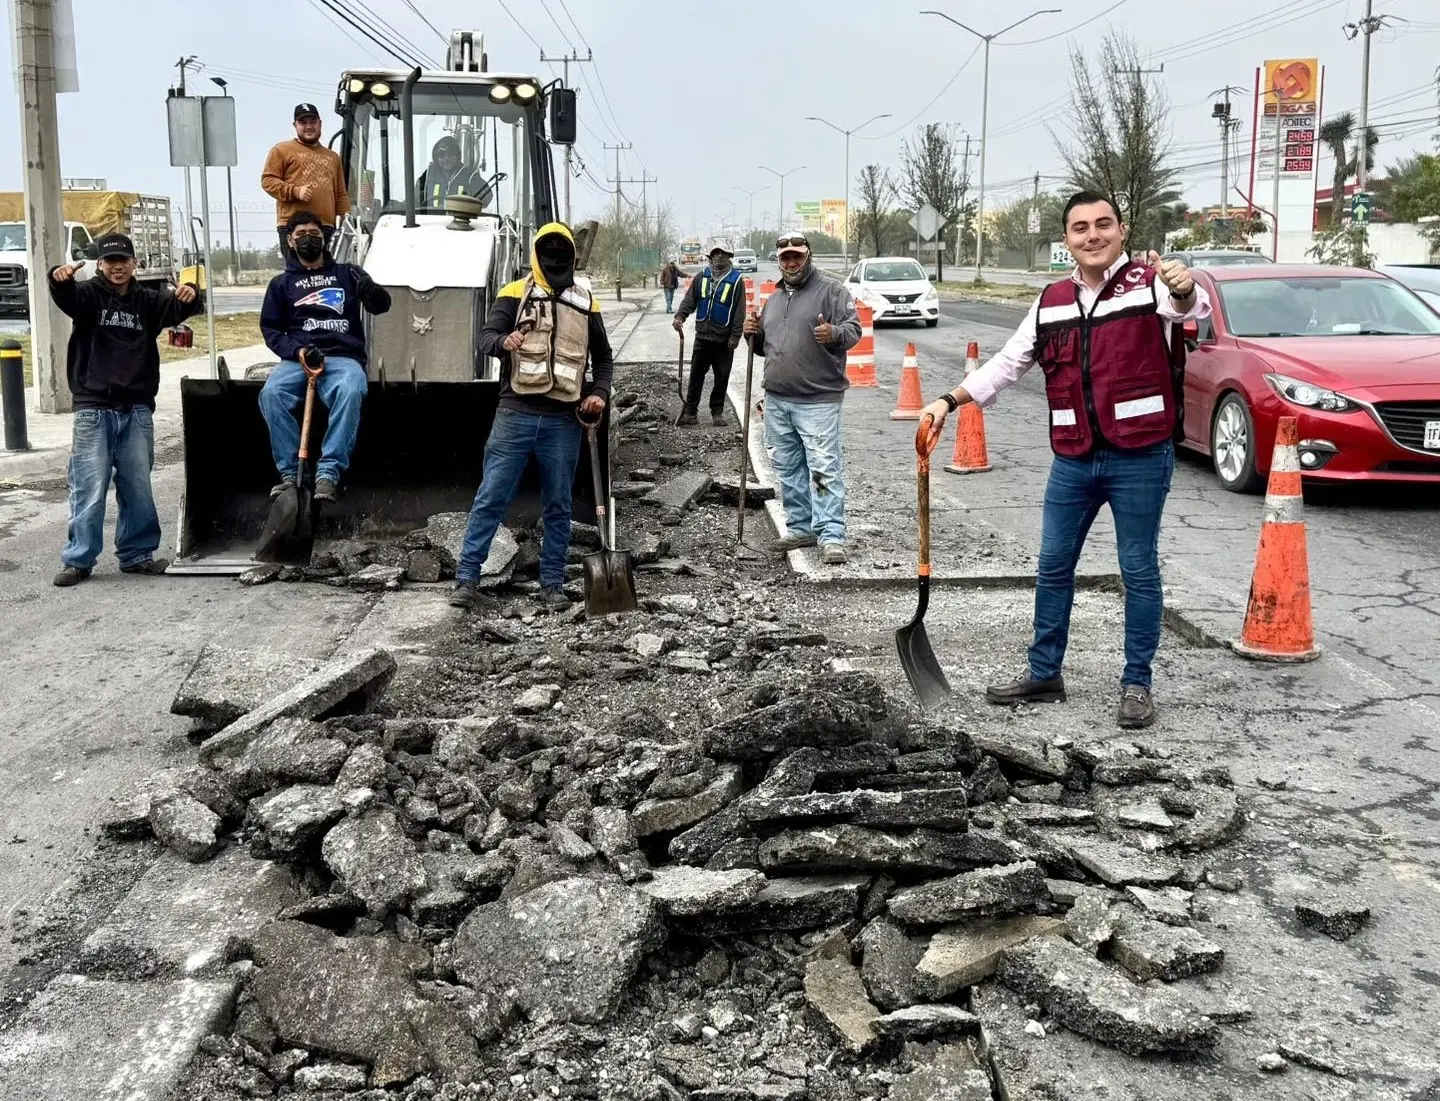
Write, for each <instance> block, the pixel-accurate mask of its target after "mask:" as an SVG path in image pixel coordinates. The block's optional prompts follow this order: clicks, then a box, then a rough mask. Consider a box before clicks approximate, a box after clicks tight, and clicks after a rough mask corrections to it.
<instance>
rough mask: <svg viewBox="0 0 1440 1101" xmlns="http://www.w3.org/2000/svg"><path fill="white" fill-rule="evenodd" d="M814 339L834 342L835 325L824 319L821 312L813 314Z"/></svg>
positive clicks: (821, 341)
mask: <svg viewBox="0 0 1440 1101" xmlns="http://www.w3.org/2000/svg"><path fill="white" fill-rule="evenodd" d="M815 339H816V340H818V341H819V342H820V343H821V344H833V343H834V342H835V327H834V326H833V325H831V324H830V322H828V321H826V320H825V315H824V314H823V313H821V314H816V315H815Z"/></svg>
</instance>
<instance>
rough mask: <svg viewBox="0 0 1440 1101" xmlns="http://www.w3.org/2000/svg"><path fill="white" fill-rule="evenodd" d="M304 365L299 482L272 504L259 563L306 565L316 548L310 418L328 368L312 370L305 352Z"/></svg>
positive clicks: (303, 354)
mask: <svg viewBox="0 0 1440 1101" xmlns="http://www.w3.org/2000/svg"><path fill="white" fill-rule="evenodd" d="M300 368H301V370H303V371H304V372H305V379H306V382H305V415H304V418H303V419H302V420H301V422H300V452H299V456H298V458H299V460H300V461H299V462H298V463H297V464H296V467H295V484H294V485H293V486H289V487H287V488H286V489H284V490H282V491H281V493H280V496H278V497H276V498H275V501H274V503H273V504H271V506H270V516H269V517H268V518H267V519H266V521H265V529H264V530H263V531H262V532H261V533H260V545H259V546H258V547H256V549H255V560H256V561H257V562H284V563H287V564H290V565H297V566H306V565H309V564H310V555H311V552H312V551H314V549H315V522H314V515H313V508H314V504H313V501H312V499H311V493H312V488H311V485H310V481H311V471H310V470H309V469H308V467H307V465H306V464H307V463H308V461H309V459H310V417H311V414H312V413H313V412H314V411H315V387H316V382H317V380H318V379H319V378H320V372H321V371H323V370H324V369H325V367H324V363H323V360H322V362H321V365H320V366H318V367H315V368H313V369H312V368H311V367H310V366H309V365H308V363H307V361H306V357H305V353H304V352H303V351H302V352H301V353H300Z"/></svg>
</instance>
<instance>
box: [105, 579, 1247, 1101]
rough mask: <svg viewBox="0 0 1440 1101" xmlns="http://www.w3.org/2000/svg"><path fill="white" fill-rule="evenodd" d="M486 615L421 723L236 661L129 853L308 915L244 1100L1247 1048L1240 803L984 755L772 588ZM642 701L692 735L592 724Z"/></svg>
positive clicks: (194, 693)
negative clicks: (274, 896)
mask: <svg viewBox="0 0 1440 1101" xmlns="http://www.w3.org/2000/svg"><path fill="white" fill-rule="evenodd" d="M747 596H748V599H747ZM494 602H495V603H494V609H492V610H498V614H496V615H494V616H491V617H488V618H481V619H478V620H472V621H469V622H468V623H467V625H466V626H465V627H464V628H463V630H464V631H465V632H468V636H467V637H468V642H469V645H467V646H464V647H460V648H457V650H456V651H455V652H454V653H453V654H452V656H451V659H450V663H449V664H450V668H449V670H448V674H447V670H445V669H436V668H430V669H427V670H426V672H425V681H426V685H427V687H426V688H425V691H424V692H421V693H415V692H409V693H408V694H407V693H406V692H401V691H400V687H401V686H400V683H399V681H398V680H395V677H396V663H395V661H394V659H393V658H392V657H391V656H390V655H389V654H387V653H385V652H383V651H366V652H361V653H358V654H355V655H352V656H350V657H347V658H344V659H339V660H336V661H333V662H330V663H326V664H316V663H312V664H310V665H307V666H300V667H296V666H295V665H294V663H293V662H288V661H284V660H281V659H278V658H276V657H274V656H273V655H271V656H266V655H260V654H254V653H245V652H235V651H224V650H217V649H210V650H207V651H205V652H204V653H202V655H201V656H200V658H199V659H198V660H197V662H196V665H195V667H194V669H193V670H192V671H191V674H190V675H189V676H188V677H187V679H186V682H185V684H184V686H182V688H181V691H180V693H179V695H178V696H177V701H176V708H177V710H180V711H182V712H184V713H186V714H191V715H194V716H195V717H196V723H197V729H198V730H199V732H200V733H201V734H202V735H204V736H205V740H204V741H203V742H202V744H201V746H200V750H199V758H200V760H199V763H198V764H197V765H196V766H194V767H191V768H185V769H178V770H172V771H171V772H168V773H166V774H163V775H161V776H159V777H154V778H152V779H151V780H149V781H147V782H146V783H145V784H144V785H142V786H141V788H140V789H139V790H138V791H137V792H136V793H135V794H134V796H132V797H131V798H130V799H128V800H124V801H122V802H120V803H119V804H117V805H116V806H115V807H114V808H113V810H112V812H111V814H110V816H109V819H108V821H107V823H106V828H107V830H108V831H109V832H110V833H111V834H112V835H113V836H117V837H139V836H145V835H147V834H153V836H154V837H156V838H158V839H159V840H160V841H162V842H163V843H164V844H166V845H167V846H169V847H170V848H172V849H173V850H174V851H175V852H176V853H178V854H179V855H180V856H182V857H183V858H184V859H186V860H190V861H205V860H209V859H210V858H212V857H213V856H214V855H215V854H216V853H217V852H219V851H221V850H222V849H224V848H226V847H227V846H243V847H248V849H249V851H250V853H252V854H253V855H254V856H255V857H259V858H265V859H270V860H277V861H280V862H283V863H285V864H288V865H290V866H291V867H292V868H293V869H294V870H295V872H296V873H297V878H298V879H299V881H300V882H301V883H302V885H303V887H304V888H305V891H306V897H304V898H303V899H302V900H301V901H299V902H297V903H295V904H293V905H291V906H289V907H288V908H287V909H285V910H284V911H282V912H281V913H279V914H278V918H277V920H275V921H274V922H272V923H271V924H269V925H267V926H265V927H264V928H262V929H261V930H260V931H259V933H258V934H256V935H255V936H253V937H250V938H247V939H246V940H245V941H244V942H243V943H238V944H236V945H234V946H233V951H232V955H233V958H234V960H235V963H234V964H233V966H234V967H235V968H236V969H238V970H239V972H240V973H242V974H243V975H244V976H245V982H244V988H243V992H242V994H241V997H240V1001H239V1005H238V1008H237V1012H236V1015H235V1019H234V1024H233V1030H232V1033H231V1034H230V1035H229V1036H227V1037H212V1038H211V1039H210V1040H209V1041H207V1044H206V1050H207V1051H208V1052H210V1055H211V1056H213V1065H212V1067H211V1070H212V1072H213V1074H214V1075H215V1076H216V1078H215V1082H216V1086H217V1088H220V1089H228V1090H230V1091H231V1092H232V1093H233V1095H234V1096H237V1097H239V1096H289V1095H292V1094H294V1095H300V1096H324V1097H342V1096H343V1097H356V1098H362V1097H363V1098H366V1099H367V1101H370V1099H373V1101H380V1099H382V1098H386V1097H391V1096H405V1097H422V1096H425V1097H428V1096H440V1097H450V1098H459V1097H470V1096H496V1097H541V1096H544V1097H563V1098H571V1097H574V1098H580V1097H600V1098H622V1097H623V1098H642V1099H643V1098H656V1099H670V1098H685V1097H694V1098H708V1099H731V1098H735V1099H748V1098H766V1099H770V1098H791V1099H794V1101H801V1099H805V1098H816V1099H825V1101H830V1099H847V1098H857V1099H858V1098H885V1097H891V1098H896V1099H900V1101H919V1099H921V1098H924V1099H927V1101H929V1099H934V1098H963V1099H968V1098H977V1099H979V1098H989V1097H991V1096H992V1095H993V1094H992V1091H993V1090H994V1089H995V1088H997V1084H996V1081H995V1077H994V1076H995V1075H996V1074H998V1073H1002V1067H1003V1065H1004V1058H1003V1053H1002V1052H999V1051H997V1045H996V1044H995V1043H994V1042H993V1040H992V1039H991V1038H989V1035H990V1034H989V1033H988V1032H987V1031H986V1030H985V1028H984V1026H986V1025H987V1013H992V1012H993V1013H994V1014H997V1015H999V1014H1002V1013H1005V1012H1011V1013H1013V1012H1014V1011H1015V1007H1017V1006H1018V1007H1022V1008H1021V1011H1022V1012H1023V1015H1024V1017H1025V1018H1026V1020H1027V1021H1031V1022H1034V1027H1035V1028H1037V1029H1042V1030H1043V1029H1051V1028H1055V1027H1058V1026H1063V1027H1065V1028H1068V1029H1071V1030H1073V1031H1075V1032H1078V1033H1081V1034H1083V1035H1086V1036H1089V1037H1092V1038H1093V1039H1095V1040H1096V1041H1099V1042H1100V1043H1104V1044H1108V1045H1111V1046H1114V1047H1116V1048H1118V1049H1120V1050H1122V1051H1126V1052H1130V1053H1135V1054H1146V1053H1165V1054H1167V1055H1172V1056H1176V1057H1184V1056H1186V1055H1188V1054H1190V1053H1196V1052H1205V1051H1207V1050H1209V1049H1211V1048H1213V1047H1214V1045H1215V1044H1216V1042H1217V1039H1218V1036H1219V1031H1218V1023H1217V1018H1218V1019H1219V1020H1223V1019H1226V1018H1225V1012H1226V1011H1229V1012H1231V1017H1230V1019H1234V1017H1235V1012H1234V1010H1233V1007H1230V1009H1229V1010H1227V1009H1226V1007H1225V1006H1223V1005H1221V1004H1220V1003H1219V1002H1217V1001H1216V999H1215V997H1214V995H1213V994H1212V993H1210V992H1209V991H1208V989H1202V988H1201V987H1199V986H1196V985H1195V983H1196V980H1195V979H1194V978H1193V977H1194V976H1199V975H1203V974H1206V973H1208V972H1213V971H1215V970H1216V969H1217V968H1220V967H1221V966H1222V963H1223V954H1222V953H1221V951H1220V950H1219V949H1218V948H1216V947H1215V945H1213V944H1211V943H1210V942H1209V941H1208V940H1207V939H1206V938H1205V937H1204V935H1203V934H1202V933H1201V932H1199V931H1198V930H1197V929H1196V928H1195V927H1194V924H1193V923H1194V921H1195V918H1196V915H1195V914H1194V913H1193V907H1194V897H1193V895H1192V890H1193V888H1195V887H1196V886H1197V885H1198V884H1200V883H1202V882H1204V881H1205V880H1206V876H1207V868H1206V858H1205V856H1204V855H1203V854H1204V851H1205V850H1206V849H1208V848H1210V847H1212V846H1214V845H1216V844H1218V843H1220V842H1221V841H1224V840H1226V839H1228V838H1229V837H1231V836H1233V834H1234V832H1235V831H1236V829H1237V828H1238V825H1239V821H1240V815H1239V810H1238V807H1237V803H1236V798H1235V795H1234V792H1233V791H1232V790H1231V788H1230V786H1229V778H1228V776H1227V775H1226V774H1225V773H1224V771H1223V770H1218V769H1210V770H1204V771H1199V772H1194V771H1191V770H1187V769H1185V768H1182V767H1180V766H1178V765H1177V764H1174V763H1172V762H1171V761H1170V760H1167V759H1166V758H1165V757H1164V756H1162V755H1160V754H1159V753H1157V752H1151V751H1149V750H1147V748H1146V747H1145V746H1143V745H1138V746H1137V745H1124V744H1117V743H1114V742H1107V743H1103V744H1102V743H1098V742H1097V743H1095V744H1093V745H1087V744H1065V743H1063V742H1059V743H1057V742H1055V741H1047V740H1046V739H1044V738H1043V737H1041V736H1038V735H1027V734H1020V733H1017V734H1014V735H1009V736H1006V737H1004V738H997V737H978V736H971V735H970V734H967V733H966V732H965V731H964V730H962V729H960V728H958V727H957V726H956V725H955V724H954V723H953V722H949V721H946V720H945V719H943V718H942V719H937V718H934V717H925V716H922V715H920V714H919V713H917V712H916V711H914V710H913V709H912V708H911V707H910V706H909V705H908V703H904V702H900V701H899V700H897V698H896V697H894V696H892V695H890V694H889V693H888V692H887V691H886V689H885V687H884V686H882V684H881V683H880V682H879V681H878V680H877V679H876V678H874V677H873V676H871V675H869V674H866V673H861V672H856V671H852V670H850V669H849V668H848V663H847V662H846V661H845V659H844V658H841V657H836V656H833V655H832V654H831V653H830V652H829V651H830V650H831V647H830V645H829V642H828V640H827V639H826V638H825V637H824V636H823V635H820V634H818V633H816V632H813V631H809V630H806V629H805V628H804V627H803V625H797V624H786V623H783V622H780V621H778V620H777V619H776V618H774V616H773V613H769V612H766V611H765V610H764V608H763V598H762V597H761V596H760V595H759V594H758V593H751V594H745V593H742V592H738V591H737V590H736V589H724V588H722V587H720V586H715V588H714V590H713V591H712V592H711V593H710V594H709V595H707V596H706V598H705V600H704V602H703V604H702V602H701V601H700V600H699V599H697V597H695V596H694V595H689V594H671V595H668V596H664V597H661V598H659V599H647V600H646V601H645V602H644V608H643V610H642V611H641V612H640V613H637V614H636V615H633V616H630V617H625V618H623V619H621V618H618V617H612V618H611V619H608V620H602V621H598V622H587V621H585V619H584V618H583V615H582V614H580V612H579V609H576V612H575V613H573V614H569V615H560V616H542V615H536V614H534V613H533V612H532V611H530V610H529V609H528V608H525V607H523V606H521V605H522V602H521V601H519V600H515V601H511V602H510V603H509V604H506V603H504V602H503V601H502V600H501V599H500V598H498V597H497V598H494ZM767 617H769V618H767ZM462 674H463V676H462ZM447 675H453V676H455V677H456V678H457V679H456V680H455V681H453V682H451V683H455V684H458V683H461V681H464V682H466V683H469V684H470V686H471V693H472V694H471V695H470V696H469V697H467V698H465V699H463V700H460V701H458V702H457V701H456V699H455V697H454V696H453V695H452V694H450V693H448V692H447V691H446V676H447ZM392 681H394V683H392ZM617 683H621V684H627V685H628V684H633V685H634V686H635V688H636V693H635V695H636V698H637V699H648V700H650V701H652V702H656V701H662V700H666V701H671V702H672V703H673V704H682V701H684V702H683V704H682V706H677V707H676V708H675V709H672V710H669V711H667V712H665V713H661V711H660V710H658V709H656V708H655V707H652V706H645V705H644V704H641V705H638V706H636V707H635V708H634V709H632V710H629V711H621V712H618V713H614V714H612V715H611V716H610V717H609V718H608V720H607V721H604V722H603V723H593V722H591V721H589V716H588V715H586V714H585V708H584V706H583V702H584V697H585V696H586V695H588V694H590V693H593V692H596V691H598V690H599V689H600V687H601V686H608V687H609V688H612V689H613V688H614V686H615V685H616V684H617ZM412 687H413V686H412ZM277 689H279V690H278V691H277ZM647 693H648V695H647ZM397 694H398V696H399V699H398V701H397V698H396V697H397ZM411 696H414V698H416V699H420V700H430V701H432V702H433V703H434V704H435V705H436V706H435V707H434V708H433V709H434V710H437V711H442V712H446V713H444V714H442V715H440V716H433V715H427V714H418V713H416V711H415V710H414V706H413V704H412V703H411V702H409V701H410V698H411ZM447 699H449V701H450V703H451V706H450V707H448V708H444V707H441V706H440V704H441V703H442V701H445V700H447ZM1017 725H1023V724H1017ZM1213 882H1215V883H1216V884H1223V877H1222V876H1221V875H1220V874H1219V873H1216V875H1215V877H1214V880H1213ZM1223 885H1233V884H1223ZM1027 1027H1028V1025H1027ZM217 1096H222V1097H223V1096H226V1095H225V1094H224V1093H223V1092H222V1093H219V1094H217Z"/></svg>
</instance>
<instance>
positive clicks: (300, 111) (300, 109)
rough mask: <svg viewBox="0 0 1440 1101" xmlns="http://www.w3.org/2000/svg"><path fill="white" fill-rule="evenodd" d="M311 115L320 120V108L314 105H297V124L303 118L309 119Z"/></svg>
mask: <svg viewBox="0 0 1440 1101" xmlns="http://www.w3.org/2000/svg"><path fill="white" fill-rule="evenodd" d="M311 115H314V116H315V117H316V118H317V119H318V118H319V117H320V108H318V107H316V106H315V104H313V103H297V104H295V121H296V122H299V121H300V120H301V119H303V118H309V117H310V116H311Z"/></svg>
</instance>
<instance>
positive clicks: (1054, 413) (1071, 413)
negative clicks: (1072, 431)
mask: <svg viewBox="0 0 1440 1101" xmlns="http://www.w3.org/2000/svg"><path fill="white" fill-rule="evenodd" d="M1050 423H1051V424H1052V425H1054V426H1055V427H1056V428H1067V427H1071V426H1073V425H1074V424H1075V410H1073V409H1052V410H1050Z"/></svg>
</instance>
